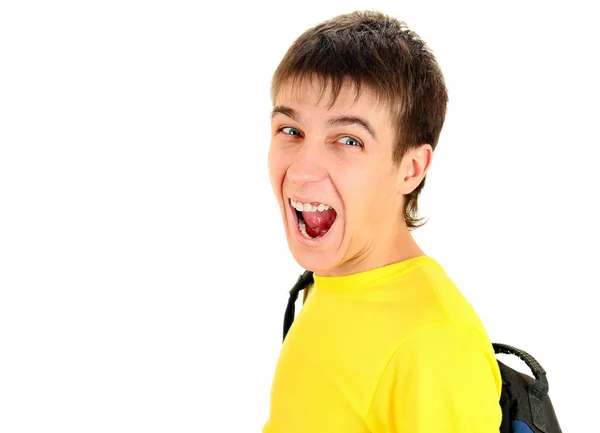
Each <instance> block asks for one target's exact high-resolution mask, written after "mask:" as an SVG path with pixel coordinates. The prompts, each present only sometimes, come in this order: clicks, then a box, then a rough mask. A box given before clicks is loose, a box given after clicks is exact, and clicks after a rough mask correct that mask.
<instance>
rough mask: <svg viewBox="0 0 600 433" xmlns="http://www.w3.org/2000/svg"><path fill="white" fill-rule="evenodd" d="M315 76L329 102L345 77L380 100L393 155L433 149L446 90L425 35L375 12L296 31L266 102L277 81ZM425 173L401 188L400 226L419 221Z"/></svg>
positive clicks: (419, 223)
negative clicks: (390, 126) (406, 189)
mask: <svg viewBox="0 0 600 433" xmlns="http://www.w3.org/2000/svg"><path fill="white" fill-rule="evenodd" d="M305 79H316V81H317V83H319V85H320V91H321V92H323V93H324V91H325V90H326V89H327V88H328V87H330V88H331V90H332V100H331V101H330V105H331V106H332V105H333V104H334V103H335V101H336V99H337V97H338V95H339V92H340V90H341V88H342V86H343V85H344V83H346V82H347V81H349V82H350V83H352V84H353V85H354V87H355V89H356V98H357V99H358V98H359V96H360V93H361V87H362V86H363V85H364V86H367V87H368V88H369V89H370V90H372V91H373V92H374V93H375V95H376V97H377V98H378V101H379V102H384V103H387V104H388V106H389V108H390V112H391V114H392V118H393V119H395V133H396V143H395V144H394V152H393V156H392V158H393V161H394V162H395V163H398V164H399V163H400V161H401V160H402V157H403V156H404V155H405V153H406V152H407V151H408V150H410V149H413V148H415V147H418V146H419V145H421V144H426V143H428V144H430V145H431V147H432V148H433V149H434V150H435V148H436V145H437V142H438V138H439V135H440V132H441V130H442V126H443V124H444V118H445V116H446V104H447V102H448V94H447V91H446V86H445V83H444V77H443V75H442V72H441V70H440V68H439V66H438V64H437V61H436V59H435V57H434V55H433V54H432V52H431V51H430V50H429V49H428V48H427V46H426V44H425V42H424V41H423V40H421V38H420V37H419V36H418V35H417V34H416V33H415V32H413V31H411V30H410V29H409V28H408V27H407V25H406V24H405V23H404V22H402V21H398V20H397V19H395V18H391V17H389V16H387V15H385V14H383V13H381V12H376V11H356V12H352V13H349V14H344V15H339V16H337V17H335V18H332V19H330V20H327V21H325V22H323V23H321V24H318V25H316V26H315V27H313V28H311V29H309V30H307V31H306V32H304V33H303V34H302V35H301V36H300V37H299V38H298V39H296V41H295V42H294V43H293V44H292V46H291V47H290V48H289V49H288V51H287V53H286V54H285V56H284V57H283V59H282V60H281V62H280V64H279V66H278V67H277V69H276V71H275V73H274V75H273V81H272V85H271V99H272V100H273V102H274V101H275V98H276V97H277V95H278V93H279V90H280V88H281V86H282V85H283V84H284V83H290V84H292V85H295V84H297V83H298V82H300V81H303V80H305ZM424 186H425V177H424V178H423V180H422V182H421V183H420V184H419V186H418V187H417V188H415V190H414V191H412V192H411V193H410V194H407V195H405V203H404V209H403V215H404V220H405V222H406V225H407V227H408V228H416V227H420V226H422V225H423V224H424V223H423V222H422V220H423V218H418V215H417V213H418V203H417V199H418V196H419V194H420V192H421V190H422V189H423V187H424Z"/></svg>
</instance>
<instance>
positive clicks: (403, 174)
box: [398, 144, 433, 195]
mask: <svg viewBox="0 0 600 433" xmlns="http://www.w3.org/2000/svg"><path fill="white" fill-rule="evenodd" d="M432 157H433V149H432V147H431V145H430V144H422V145H420V146H419V147H417V148H414V149H411V150H409V151H408V152H406V154H405V155H404V157H403V158H402V162H401V163H400V170H399V172H398V193H400V194H402V195H406V194H410V193H411V192H413V191H414V190H415V189H416V188H417V187H418V186H419V184H420V183H421V181H422V180H423V178H424V177H425V175H426V174H427V170H429V167H430V166H431V160H432Z"/></svg>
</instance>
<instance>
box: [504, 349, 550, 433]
mask: <svg viewBox="0 0 600 433" xmlns="http://www.w3.org/2000/svg"><path fill="white" fill-rule="evenodd" d="M492 346H494V351H495V352H496V353H504V354H507V355H516V356H518V357H519V358H520V359H521V360H522V361H523V362H525V364H527V367H529V369H530V370H531V372H532V373H533V376H534V377H535V381H534V382H533V383H532V384H531V386H530V387H529V392H528V394H529V404H530V406H531V415H532V416H533V423H534V425H535V426H536V427H537V428H538V429H540V430H541V431H547V420H546V412H545V411H544V399H545V398H546V396H547V395H548V389H549V387H548V379H547V378H546V371H545V370H544V369H543V368H542V366H541V365H540V363H539V362H537V361H536V360H535V358H534V357H533V356H531V355H530V354H529V353H527V352H525V351H524V350H521V349H517V348H516V347H513V346H509V345H508V344H500V343H492Z"/></svg>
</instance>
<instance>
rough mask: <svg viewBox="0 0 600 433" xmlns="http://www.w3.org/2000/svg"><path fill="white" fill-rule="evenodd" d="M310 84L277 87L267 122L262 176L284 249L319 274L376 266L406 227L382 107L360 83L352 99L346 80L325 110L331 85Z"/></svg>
mask: <svg viewBox="0 0 600 433" xmlns="http://www.w3.org/2000/svg"><path fill="white" fill-rule="evenodd" d="M313 84H314V83H312V82H310V81H309V80H305V81H304V82H303V83H302V85H300V86H297V87H295V88H292V87H291V86H285V85H284V86H282V87H281V90H280V92H279V94H278V95H277V97H276V100H275V103H274V110H273V116H272V122H271V132H272V136H271V137H272V138H271V146H270V150H269V175H270V178H271V185H272V187H273V190H274V192H275V196H276V197H277V200H278V202H279V206H280V209H281V213H282V216H283V222H284V227H285V233H286V237H287V241H288V244H289V247H290V250H291V252H292V254H293V256H294V258H295V259H296V261H297V262H298V263H299V264H300V266H302V267H304V268H306V269H310V270H313V271H314V272H315V273H317V274H318V275H322V276H333V275H346V274H351V273H354V272H356V271H357V270H363V269H370V268H372V267H379V266H382V265H383V264H386V263H383V264H382V263H381V261H382V260H384V261H385V259H384V258H383V255H385V254H386V252H384V251H383V249H384V248H385V247H384V246H386V245H389V244H390V239H393V238H397V237H398V233H399V231H400V230H402V229H404V230H406V227H405V226H403V220H402V199H403V197H402V194H401V193H400V192H399V188H398V186H399V179H400V176H401V171H402V169H401V165H397V164H394V163H393V162H392V149H393V143H394V139H395V134H394V130H393V127H392V119H391V117H390V114H389V110H388V109H387V107H386V106H384V105H383V104H377V102H376V100H375V97H374V94H373V93H371V92H370V90H368V89H366V88H363V89H362V93H361V96H360V98H359V99H358V100H357V101H355V97H356V93H355V89H354V87H352V86H350V85H346V86H344V87H342V90H341V92H340V94H339V96H338V98H337V100H336V102H335V104H334V105H333V106H332V107H330V108H328V106H327V105H328V103H329V102H330V97H331V94H330V89H329V90H327V91H326V92H325V94H323V95H321V93H320V92H318V90H317V89H316V86H313ZM300 209H302V212H300V211H299V210H300Z"/></svg>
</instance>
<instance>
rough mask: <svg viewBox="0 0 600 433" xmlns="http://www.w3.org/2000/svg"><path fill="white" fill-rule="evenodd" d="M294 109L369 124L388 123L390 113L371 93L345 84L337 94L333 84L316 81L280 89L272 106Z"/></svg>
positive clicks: (367, 88)
mask: <svg viewBox="0 0 600 433" xmlns="http://www.w3.org/2000/svg"><path fill="white" fill-rule="evenodd" d="M281 105H283V106H286V107H290V108H294V110H296V111H299V112H301V113H306V114H310V113H315V114H317V113H318V114H323V115H326V114H329V115H332V114H340V113H343V114H357V115H361V116H363V117H367V118H369V119H370V120H373V121H374V120H375V119H376V118H385V120H386V121H388V122H389V120H390V119H389V114H390V110H389V107H388V104H387V101H384V100H382V98H380V97H379V96H378V95H377V94H376V93H375V92H374V91H373V90H372V89H370V88H369V87H367V86H361V88H360V89H358V88H357V87H356V85H354V84H353V83H351V82H344V83H343V84H342V86H341V88H340V89H339V92H336V91H335V90H334V88H333V86H332V84H331V83H327V82H323V81H320V80H316V79H303V80H300V81H297V82H293V81H291V80H288V81H287V82H284V83H282V84H281V86H280V87H279V90H278V93H277V95H276V96H275V99H274V100H273V106H281Z"/></svg>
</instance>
